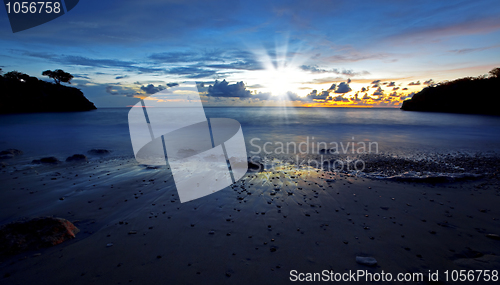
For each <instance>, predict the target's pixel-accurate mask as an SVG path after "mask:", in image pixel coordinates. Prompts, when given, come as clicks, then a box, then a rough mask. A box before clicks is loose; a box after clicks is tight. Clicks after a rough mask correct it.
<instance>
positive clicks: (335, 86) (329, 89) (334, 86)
mask: <svg viewBox="0 0 500 285" xmlns="http://www.w3.org/2000/svg"><path fill="white" fill-rule="evenodd" d="M335 88H337V84H335V83H333V84H332V86H330V88H328V91H334V90H335Z"/></svg>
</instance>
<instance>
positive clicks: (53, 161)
mask: <svg viewBox="0 0 500 285" xmlns="http://www.w3.org/2000/svg"><path fill="white" fill-rule="evenodd" d="M31 163H34V164H42V163H43V164H58V163H60V161H59V159H57V157H53V156H50V157H43V158H40V159H35V160H33V161H32V162H31Z"/></svg>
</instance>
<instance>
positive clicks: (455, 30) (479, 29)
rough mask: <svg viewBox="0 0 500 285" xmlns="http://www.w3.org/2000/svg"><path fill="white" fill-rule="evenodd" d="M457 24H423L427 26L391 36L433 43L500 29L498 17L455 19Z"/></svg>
mask: <svg viewBox="0 0 500 285" xmlns="http://www.w3.org/2000/svg"><path fill="white" fill-rule="evenodd" d="M457 20H458V21H457V22H454V23H444V24H440V25H436V24H432V22H429V23H425V22H424V24H427V26H422V25H420V26H410V27H411V28H409V29H406V30H401V31H400V32H399V33H398V34H397V35H394V36H392V38H394V39H398V40H402V39H411V40H414V41H416V40H426V41H434V39H436V38H437V39H442V38H443V37H450V36H464V35H473V34H484V33H490V32H493V31H496V30H498V29H500V22H499V21H498V16H497V15H495V16H486V17H481V18H478V17H477V18H475V19H474V18H471V17H464V18H462V19H461V18H457Z"/></svg>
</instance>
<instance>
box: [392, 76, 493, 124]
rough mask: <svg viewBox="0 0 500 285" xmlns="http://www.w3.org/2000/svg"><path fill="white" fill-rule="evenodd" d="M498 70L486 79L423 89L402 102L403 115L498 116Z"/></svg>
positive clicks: (484, 77)
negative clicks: (407, 112) (444, 113)
mask: <svg viewBox="0 0 500 285" xmlns="http://www.w3.org/2000/svg"><path fill="white" fill-rule="evenodd" d="M499 106H500V68H495V69H493V70H491V71H490V72H489V75H483V76H478V77H465V78H460V79H456V80H453V81H445V82H441V83H438V84H435V85H432V86H428V87H425V88H424V89H422V91H420V92H418V93H416V94H415V95H413V97H412V98H411V99H408V100H405V101H403V105H402V106H401V109H402V110H405V111H427V112H446V113H463V114H485V115H497V116H500V107H499Z"/></svg>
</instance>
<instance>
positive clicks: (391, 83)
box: [387, 81, 396, 87]
mask: <svg viewBox="0 0 500 285" xmlns="http://www.w3.org/2000/svg"><path fill="white" fill-rule="evenodd" d="M393 86H396V82H394V81H392V82H390V83H389V84H387V87H393Z"/></svg>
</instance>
